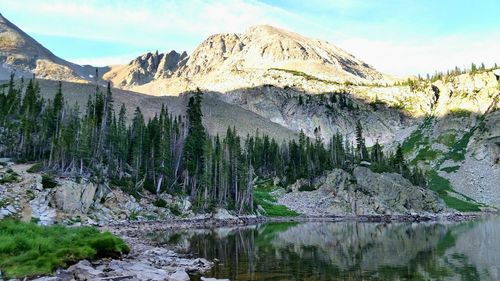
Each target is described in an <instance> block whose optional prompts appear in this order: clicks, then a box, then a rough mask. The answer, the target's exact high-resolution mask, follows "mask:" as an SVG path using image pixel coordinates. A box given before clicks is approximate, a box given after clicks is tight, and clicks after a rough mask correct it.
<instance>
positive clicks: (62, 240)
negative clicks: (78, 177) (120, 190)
mask: <svg viewBox="0 0 500 281" xmlns="http://www.w3.org/2000/svg"><path fill="white" fill-rule="evenodd" d="M129 251H130V249H129V247H128V246H127V245H126V244H125V242H123V240H122V239H120V238H118V237H115V236H113V235H112V234H111V233H109V232H105V233H100V232H99V231H98V230H96V229H95V228H91V227H80V228H68V227H64V226H38V225H36V224H34V223H24V222H19V221H14V220H6V221H1V222H0V268H2V270H3V273H4V274H5V277H6V278H7V279H8V278H22V277H26V276H28V277H30V276H35V275H42V274H51V273H53V272H54V271H55V270H56V269H57V268H61V267H62V268H64V267H68V266H70V265H71V264H74V263H76V262H78V261H80V260H82V259H89V260H94V259H97V258H104V257H119V256H121V255H122V254H126V253H128V252H129Z"/></svg>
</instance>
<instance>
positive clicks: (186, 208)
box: [182, 198, 191, 212]
mask: <svg viewBox="0 0 500 281" xmlns="http://www.w3.org/2000/svg"><path fill="white" fill-rule="evenodd" d="M189 210H191V202H190V201H189V199H188V198H185V199H184V201H182V211H183V212H187V211H189Z"/></svg>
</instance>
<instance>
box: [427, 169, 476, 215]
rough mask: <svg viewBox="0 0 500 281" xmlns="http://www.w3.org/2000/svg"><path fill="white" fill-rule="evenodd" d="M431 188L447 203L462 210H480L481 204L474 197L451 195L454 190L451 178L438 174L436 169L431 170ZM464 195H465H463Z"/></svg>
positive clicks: (429, 175)
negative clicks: (462, 198) (463, 198)
mask: <svg viewBox="0 0 500 281" xmlns="http://www.w3.org/2000/svg"><path fill="white" fill-rule="evenodd" d="M428 177H429V188H430V189H432V190H434V191H436V192H437V193H438V194H439V197H441V198H442V199H443V201H444V202H445V203H446V205H447V206H448V207H450V208H453V209H455V210H457V211H460V212H479V211H481V209H479V205H478V204H477V203H476V202H474V201H473V200H472V199H470V198H467V197H465V196H464V197H465V198H466V199H467V201H464V200H461V199H459V198H456V197H453V196H451V195H449V192H454V191H453V189H452V186H451V183H450V181H449V180H447V179H445V178H443V177H441V176H439V175H438V173H437V172H436V171H430V172H429V174H428ZM462 196H463V195H462Z"/></svg>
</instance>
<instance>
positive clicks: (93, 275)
mask: <svg viewBox="0 0 500 281" xmlns="http://www.w3.org/2000/svg"><path fill="white" fill-rule="evenodd" d="M68 271H69V272H71V273H73V275H74V277H75V279H76V280H96V279H98V278H100V277H104V276H105V274H104V273H103V272H102V271H100V270H96V269H95V268H93V267H92V264H90V262H89V261H87V260H83V261H80V262H78V263H77V264H74V265H72V266H70V267H69V268H68Z"/></svg>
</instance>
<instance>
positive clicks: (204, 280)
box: [200, 277, 230, 281]
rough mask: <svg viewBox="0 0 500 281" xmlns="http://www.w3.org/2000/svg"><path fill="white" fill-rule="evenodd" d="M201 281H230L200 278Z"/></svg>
mask: <svg viewBox="0 0 500 281" xmlns="http://www.w3.org/2000/svg"><path fill="white" fill-rule="evenodd" d="M200 280H201V281H230V280H229V279H217V278H206V277H201V278H200Z"/></svg>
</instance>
